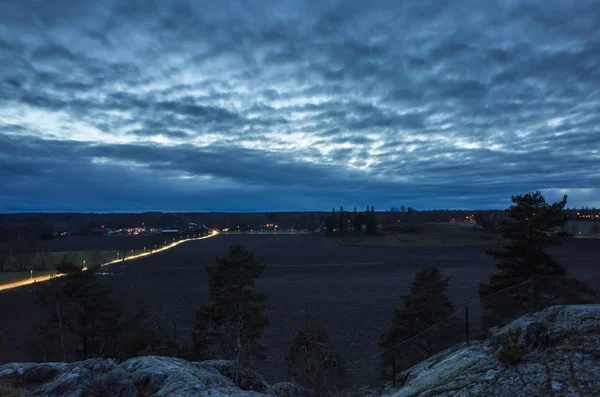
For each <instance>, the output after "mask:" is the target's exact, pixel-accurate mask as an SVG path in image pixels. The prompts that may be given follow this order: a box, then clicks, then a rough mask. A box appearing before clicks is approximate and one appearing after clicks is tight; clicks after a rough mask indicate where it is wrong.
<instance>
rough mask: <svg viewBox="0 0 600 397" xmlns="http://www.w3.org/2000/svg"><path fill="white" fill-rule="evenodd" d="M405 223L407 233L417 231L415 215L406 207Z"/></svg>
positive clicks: (414, 212)
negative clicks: (406, 224)
mask: <svg viewBox="0 0 600 397" xmlns="http://www.w3.org/2000/svg"><path fill="white" fill-rule="evenodd" d="M406 223H408V231H410V232H416V231H418V229H417V213H416V211H415V210H413V209H412V207H408V209H407V210H406Z"/></svg>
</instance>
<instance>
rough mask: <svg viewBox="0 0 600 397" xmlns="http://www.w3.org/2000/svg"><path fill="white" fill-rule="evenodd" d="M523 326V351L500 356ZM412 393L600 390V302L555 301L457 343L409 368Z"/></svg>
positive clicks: (405, 391)
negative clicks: (514, 356)
mask: <svg viewBox="0 0 600 397" xmlns="http://www.w3.org/2000/svg"><path fill="white" fill-rule="evenodd" d="M517 328H518V329H520V330H521V332H520V336H519V341H518V344H519V345H520V347H521V348H522V352H523V355H522V357H521V358H520V359H518V360H516V363H514V364H513V365H507V364H502V363H500V362H499V361H498V351H499V349H500V348H502V346H503V343H504V341H505V340H506V339H505V338H506V337H507V335H508V334H509V332H510V331H511V330H513V332H514V330H516V329H517ZM406 374H407V376H406V382H405V384H404V386H403V387H401V388H400V389H396V390H393V391H388V393H387V394H388V395H391V396H393V397H410V396H454V397H456V396H476V395H482V396H490V397H494V396H498V397H500V396H512V397H517V396H542V395H552V396H599V395H600V305H579V306H555V307H550V308H548V309H545V310H543V311H542V312H540V313H536V314H531V315H527V316H524V317H522V318H520V319H518V320H515V321H514V322H512V323H510V324H508V325H506V326H504V327H501V328H494V329H492V330H490V336H489V338H488V339H487V340H485V341H482V342H475V343H471V345H469V346H466V345H464V344H462V345H457V346H455V347H453V348H451V349H448V350H446V351H443V352H441V353H439V354H437V355H435V356H433V357H431V358H429V359H428V360H426V361H424V362H422V363H420V364H418V365H416V366H415V367H413V368H411V369H410V370H408V371H407V372H406Z"/></svg>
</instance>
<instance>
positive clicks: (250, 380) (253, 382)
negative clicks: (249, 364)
mask: <svg viewBox="0 0 600 397" xmlns="http://www.w3.org/2000/svg"><path fill="white" fill-rule="evenodd" d="M194 365H196V366H197V367H198V368H214V369H216V370H217V371H219V372H220V373H221V374H223V375H224V376H226V377H227V378H229V379H231V380H233V381H234V383H235V384H236V386H238V387H239V388H240V389H242V390H252V391H257V392H259V393H264V394H272V390H271V386H270V385H269V384H268V383H267V382H266V381H265V379H264V378H263V377H262V376H261V375H260V374H259V373H257V372H256V371H253V370H251V369H246V370H240V374H238V376H237V377H236V376H235V375H234V374H235V363H234V362H233V361H229V360H208V361H202V362H199V363H194ZM234 378H235V379H234ZM277 396H278V397H282V396H280V395H279V394H277Z"/></svg>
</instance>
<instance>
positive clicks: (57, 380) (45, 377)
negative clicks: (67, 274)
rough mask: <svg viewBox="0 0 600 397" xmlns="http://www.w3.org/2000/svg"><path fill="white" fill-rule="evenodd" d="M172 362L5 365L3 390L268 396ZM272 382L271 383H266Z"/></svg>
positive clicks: (128, 396)
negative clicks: (5, 388)
mask: <svg viewBox="0 0 600 397" xmlns="http://www.w3.org/2000/svg"><path fill="white" fill-rule="evenodd" d="M199 364H200V363H191V362H188V361H185V360H180V359H176V358H170V357H154V356H150V357H137V358H133V359H131V360H127V361H125V362H123V363H122V364H117V363H115V362H114V361H113V360H103V359H90V360H86V361H81V362H76V363H71V364H65V363H44V364H33V363H24V364H15V363H11V364H6V365H3V366H0V385H2V384H4V385H5V387H10V389H11V390H13V391H21V392H22V393H23V394H22V395H26V396H44V397H80V396H81V397H84V396H85V397H88V396H95V397H105V396H111V397H121V396H122V397H137V396H140V397H141V396H157V397H162V396H173V397H177V396H182V397H183V396H233V397H262V396H264V394H261V393H258V392H254V391H245V390H242V389H240V388H239V387H237V386H236V385H235V384H234V383H233V382H232V380H231V379H229V378H227V377H226V376H224V375H223V374H222V373H221V372H219V371H218V370H217V369H215V368H214V367H213V366H210V365H206V366H204V365H199ZM265 383H266V382H265Z"/></svg>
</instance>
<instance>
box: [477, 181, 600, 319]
mask: <svg viewBox="0 0 600 397" xmlns="http://www.w3.org/2000/svg"><path fill="white" fill-rule="evenodd" d="M512 202H513V205H511V206H510V207H509V208H508V210H507V211H508V214H509V218H508V219H507V220H505V221H503V222H502V224H501V226H500V232H501V233H502V237H504V239H506V240H508V243H507V244H505V245H504V247H503V248H501V249H487V250H486V252H487V254H488V255H490V256H492V257H494V258H495V259H496V261H497V262H496V267H497V268H498V269H499V270H500V271H498V272H496V273H494V274H493V275H492V276H491V277H490V281H489V283H480V284H479V296H480V297H481V298H485V297H486V296H488V295H490V294H493V293H495V292H497V291H501V290H504V289H506V288H509V287H512V286H515V285H517V284H520V283H523V282H524V281H526V280H529V279H531V278H532V277H534V276H539V275H541V276H563V277H561V278H558V279H553V280H554V281H552V279H550V281H548V280H545V283H546V285H545V288H546V290H547V291H551V293H550V295H548V293H545V294H544V296H542V294H541V292H540V291H539V290H538V286H537V285H536V283H533V284H532V290H531V291H527V292H526V293H524V292H523V291H518V292H516V293H518V295H519V296H518V300H519V303H520V305H521V306H523V307H530V308H531V310H536V309H540V308H541V307H543V306H546V305H548V304H550V303H554V304H557V303H560V302H561V300H562V299H564V298H565V297H566V296H569V302H568V303H586V302H589V296H590V295H593V294H594V291H593V290H592V289H591V288H590V287H589V285H588V284H587V283H586V282H583V281H579V280H576V279H574V278H572V277H570V276H569V274H568V272H567V269H566V268H565V267H564V266H562V265H561V264H559V263H558V262H557V261H556V259H554V258H553V257H552V256H551V255H550V254H549V253H548V252H547V251H546V250H547V249H548V248H551V247H556V246H559V245H561V244H562V235H561V234H560V233H557V232H556V230H557V229H559V228H560V227H561V226H562V225H563V224H564V223H565V222H566V221H567V217H566V215H565V213H564V208H565V205H566V203H567V196H564V197H563V199H562V200H561V201H559V202H556V203H553V204H547V203H546V200H545V199H544V196H542V194H541V193H540V192H535V193H527V194H524V195H517V196H512ZM548 283H551V284H552V285H551V286H550V285H547V284H548ZM485 302H488V304H487V307H486V310H487V312H488V313H487V315H488V317H489V316H490V315H492V314H493V312H494V311H498V310H497V309H498V308H497V307H492V306H491V304H492V302H493V300H491V299H488V300H485ZM505 303H506V302H497V304H498V305H500V306H502V305H503V304H505Z"/></svg>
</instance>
